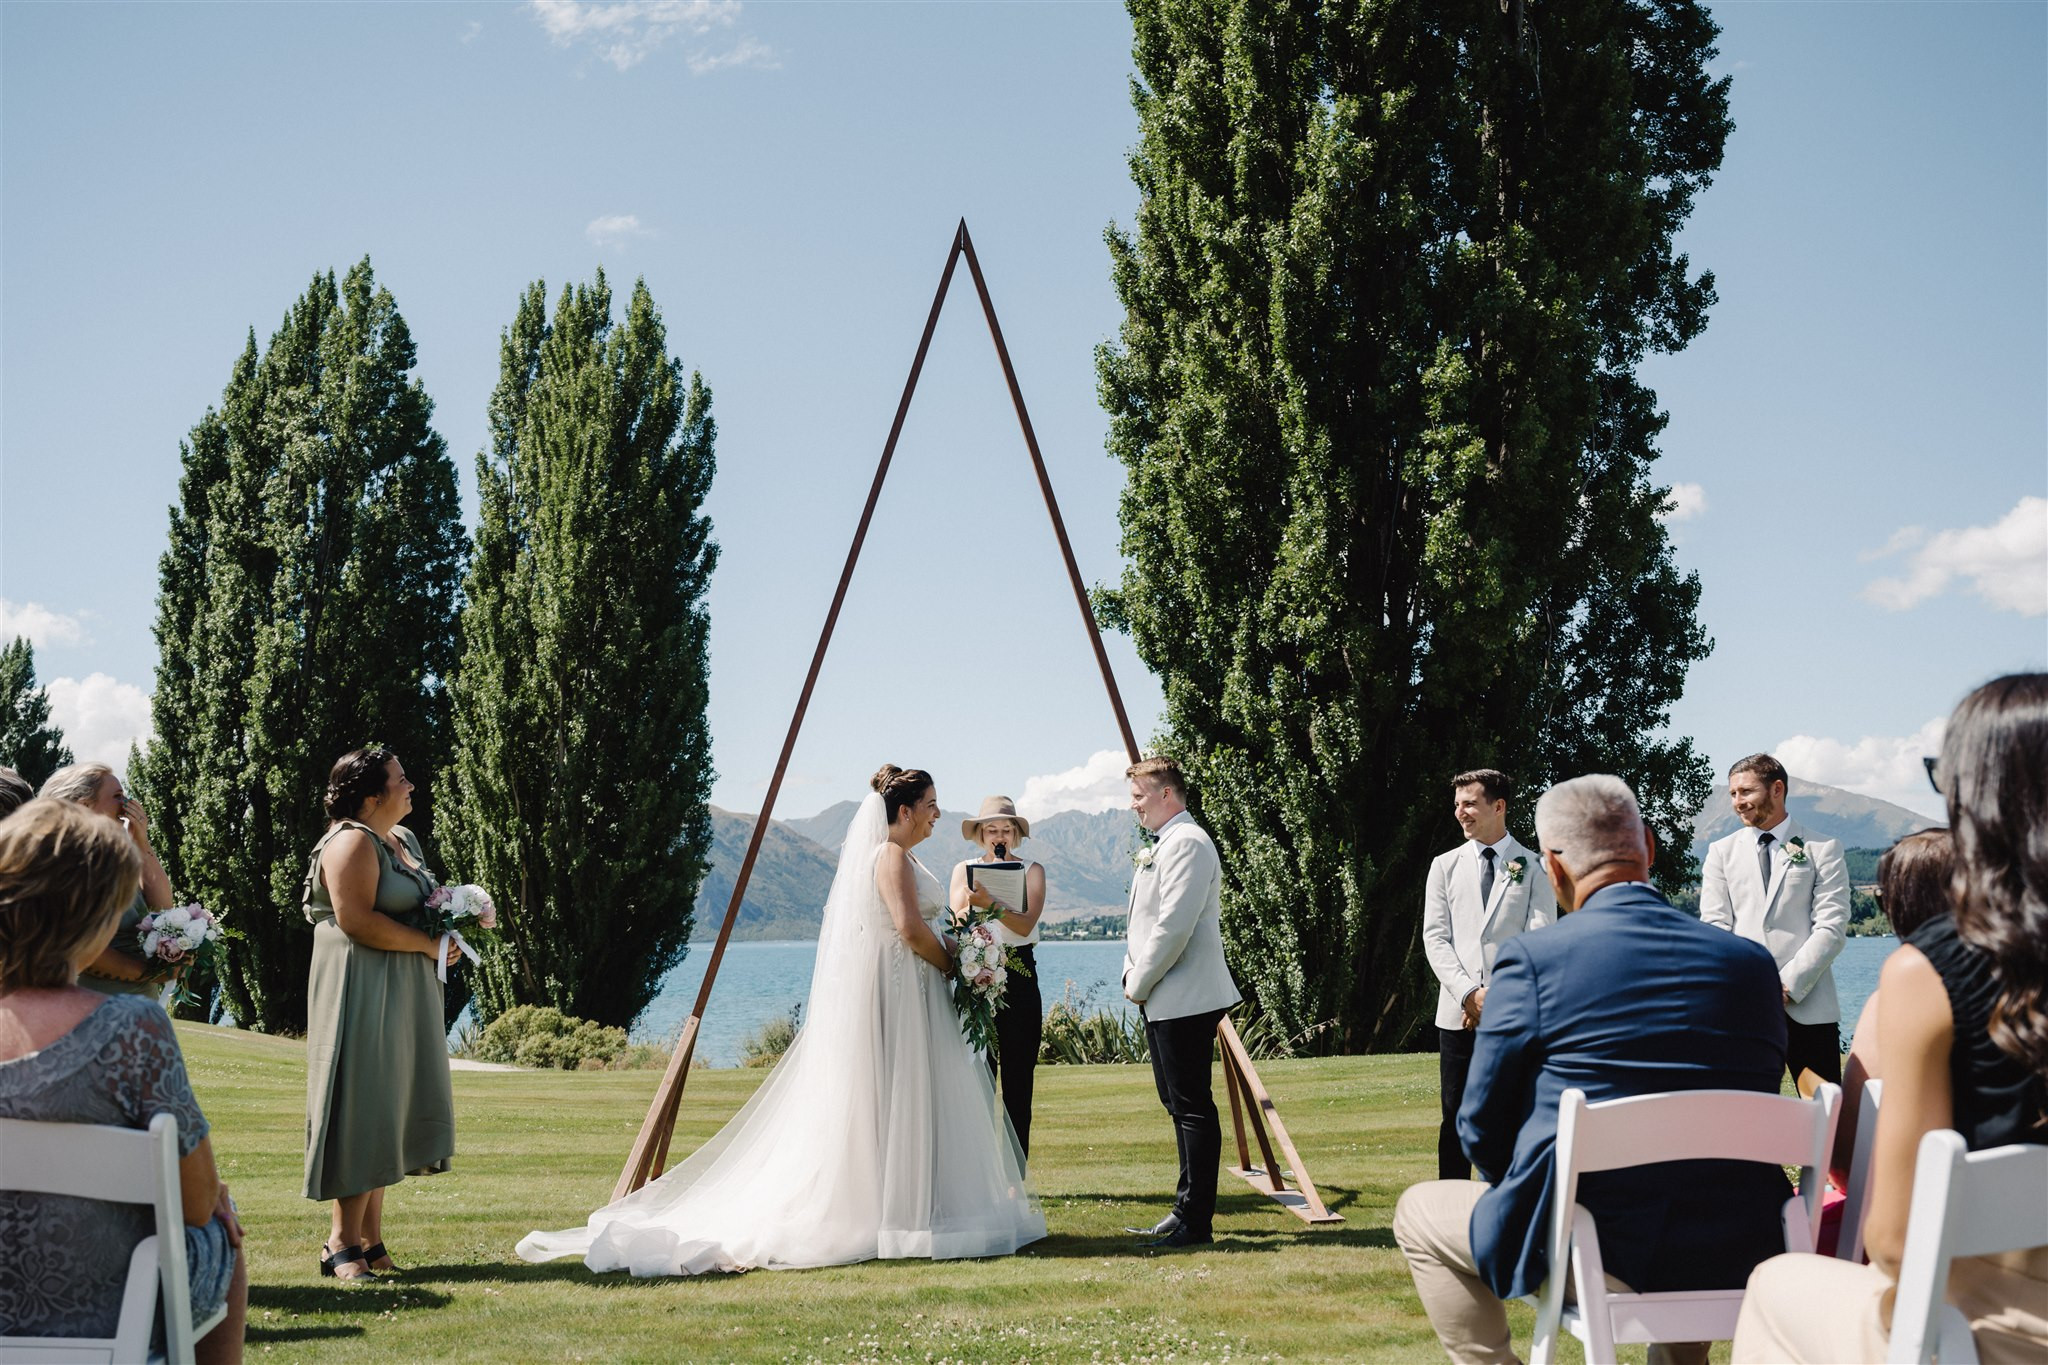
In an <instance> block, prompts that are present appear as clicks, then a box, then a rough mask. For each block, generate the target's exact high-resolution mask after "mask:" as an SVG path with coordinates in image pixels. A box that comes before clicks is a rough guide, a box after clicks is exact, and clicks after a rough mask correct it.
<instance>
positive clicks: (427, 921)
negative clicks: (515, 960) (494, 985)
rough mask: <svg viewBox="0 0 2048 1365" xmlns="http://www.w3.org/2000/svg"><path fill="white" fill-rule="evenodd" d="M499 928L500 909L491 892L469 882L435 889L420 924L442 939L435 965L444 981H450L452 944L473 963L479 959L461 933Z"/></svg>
mask: <svg viewBox="0 0 2048 1365" xmlns="http://www.w3.org/2000/svg"><path fill="white" fill-rule="evenodd" d="M497 927H498V907H497V906H495V905H493V904H491V896H490V893H489V892H488V891H485V890H484V889H483V888H482V887H481V886H471V885H469V884H468V883H464V884H462V885H460V886H437V887H435V888H434V889H433V891H432V892H430V893H429V894H428V896H427V903H426V907H425V910H424V911H423V912H422V915H421V923H420V928H422V929H424V930H426V931H427V933H428V934H430V935H433V936H436V937H438V938H439V939H440V946H439V948H438V949H437V950H436V951H435V953H434V962H435V967H436V969H437V970H438V972H439V974H440V977H441V979H442V980H443V981H446V980H447V979H448V945H449V944H450V943H451V942H452V943H453V944H455V946H456V947H457V948H460V949H461V950H462V955H463V956H464V957H466V958H468V959H469V960H470V961H471V962H476V961H478V960H479V959H478V957H477V952H476V949H474V948H472V947H470V946H469V941H468V940H467V939H465V938H464V937H463V936H462V930H464V929H467V930H469V931H470V932H471V933H472V934H474V933H476V932H477V931H478V930H483V929H496V928H497Z"/></svg>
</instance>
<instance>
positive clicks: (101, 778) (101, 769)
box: [36, 763, 114, 806]
mask: <svg viewBox="0 0 2048 1365" xmlns="http://www.w3.org/2000/svg"><path fill="white" fill-rule="evenodd" d="M113 775H114V770H113V769H112V768H109V767H108V766H107V765H106V764H104V763H71V764H67V765H66V766H64V767H62V768H59V769H57V771H56V772H53V773H51V774H50V775H49V777H47V778H46V779H44V781H43V789H42V790H41V791H39V792H37V793H36V795H38V796H49V797H54V798H56V799H57V800H59V801H75V802H77V803H78V804H79V805H81V806H89V805H91V804H92V803H93V802H94V801H97V800H98V799H99V795H100V787H101V786H102V785H104V784H105V782H106V780H107V779H108V778H110V777H112V776H113Z"/></svg>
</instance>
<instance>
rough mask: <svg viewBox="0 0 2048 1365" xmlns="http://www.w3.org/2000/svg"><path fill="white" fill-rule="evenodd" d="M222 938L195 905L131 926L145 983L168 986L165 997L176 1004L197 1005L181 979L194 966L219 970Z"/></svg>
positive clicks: (153, 915) (162, 912)
mask: <svg viewBox="0 0 2048 1365" xmlns="http://www.w3.org/2000/svg"><path fill="white" fill-rule="evenodd" d="M225 938H226V933H225V931H223V930H222V929H221V927H220V921H219V920H218V919H216V918H215V917H214V915H213V913H212V912H211V911H209V910H208V909H207V908H206V907H205V906H203V905H200V904H199V903H198V902H196V901H195V902H193V903H192V904H190V905H174V906H172V907H171V908H170V909H168V910H154V911H151V912H150V913H149V914H146V915H144V916H143V917H142V920H141V922H140V923H139V924H137V925H136V926H135V943H136V947H137V948H138V949H139V950H140V951H141V953H142V960H143V962H144V963H146V964H147V966H148V969H149V972H150V975H149V977H148V978H146V979H148V980H151V981H165V982H169V983H171V984H170V985H169V986H168V987H167V989H166V991H165V995H166V996H167V997H168V998H169V999H170V1001H171V1002H174V1003H178V1004H190V1003H195V1002H197V1000H198V998H199V997H197V996H196V995H194V994H192V992H190V991H189V990H187V989H186V988H185V985H184V975H185V973H186V972H188V971H190V970H191V969H192V968H193V966H195V965H197V966H202V967H207V968H211V969H213V970H216V971H217V970H219V965H220V954H221V943H222V942H223V940H224V939H225Z"/></svg>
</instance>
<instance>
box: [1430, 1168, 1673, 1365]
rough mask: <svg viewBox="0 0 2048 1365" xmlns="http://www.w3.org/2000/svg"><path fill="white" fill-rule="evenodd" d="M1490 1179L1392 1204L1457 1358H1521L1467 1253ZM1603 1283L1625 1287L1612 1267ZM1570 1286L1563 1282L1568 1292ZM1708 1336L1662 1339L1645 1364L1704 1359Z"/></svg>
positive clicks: (1439, 1329) (1501, 1361)
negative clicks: (1476, 1209)
mask: <svg viewBox="0 0 2048 1365" xmlns="http://www.w3.org/2000/svg"><path fill="white" fill-rule="evenodd" d="M1487 1188H1488V1187H1487V1186H1485V1185H1483V1184H1481V1183H1480V1182H1479V1181H1476V1180H1430V1181H1425V1182H1424V1183H1422V1184H1420V1185H1410V1186H1409V1187H1408V1189H1407V1190H1406V1191H1405V1192H1403V1194H1402V1195H1401V1201H1400V1202H1399V1203H1398V1204H1396V1205H1395V1206H1394V1240H1395V1241H1396V1242H1398V1243H1400V1246H1401V1253H1402V1254H1403V1255H1405V1256H1406V1257H1407V1258H1408V1270H1409V1273H1410V1274H1412V1275H1413V1276H1414V1277H1415V1292H1416V1294H1417V1295H1418V1296H1420V1298H1421V1299H1422V1309H1423V1311H1424V1312H1425V1313H1428V1314H1429V1325H1430V1326H1431V1327H1434V1328H1435V1329H1436V1336H1437V1340H1438V1341H1440V1342H1442V1343H1443V1347H1444V1351H1445V1353H1446V1354H1448V1355H1449V1356H1450V1358H1451V1359H1452V1360H1453V1361H1455V1362H1456V1363H1457V1365H1521V1357H1520V1356H1518V1355H1516V1354H1515V1351H1514V1345H1513V1343H1512V1342H1511V1341H1510V1340H1509V1338H1508V1310H1507V1305H1506V1304H1504V1303H1502V1302H1501V1301H1500V1297H1499V1296H1498V1295H1496V1294H1495V1293H1494V1292H1493V1291H1492V1290H1491V1289H1489V1288H1487V1287H1486V1282H1485V1281H1484V1280H1482V1279H1480V1278H1479V1267H1478V1265H1477V1263H1475V1262H1474V1261H1473V1259H1472V1232H1471V1228H1472V1210H1473V1208H1474V1206H1476V1205H1477V1204H1478V1203H1479V1196H1480V1195H1482V1194H1485V1193H1486V1191H1487ZM1606 1279H1607V1287H1608V1288H1609V1289H1612V1290H1614V1291H1616V1292H1617V1293H1622V1294H1626V1293H1628V1292H1629V1287H1628V1286H1627V1285H1625V1284H1623V1283H1622V1282H1621V1281H1620V1280H1617V1279H1615V1278H1614V1277H1613V1276H1612V1275H1609V1276H1607V1277H1606ZM1571 1292H1572V1291H1571V1286H1570V1284H1567V1285H1566V1286H1565V1294H1566V1295H1567V1296H1570V1294H1571ZM1707 1346H1708V1343H1706V1342H1704V1341H1686V1342H1660V1343H1658V1344H1656V1345H1653V1346H1651V1347H1650V1365H1705V1362H1706V1359H1707Z"/></svg>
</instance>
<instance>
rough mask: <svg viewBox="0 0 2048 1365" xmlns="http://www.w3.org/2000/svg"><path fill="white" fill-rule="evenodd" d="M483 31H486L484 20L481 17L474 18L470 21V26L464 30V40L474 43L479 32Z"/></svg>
mask: <svg viewBox="0 0 2048 1365" xmlns="http://www.w3.org/2000/svg"><path fill="white" fill-rule="evenodd" d="M483 31H484V22H483V20H481V19H472V20H470V21H469V27H468V28H466V29H464V30H462V41H463V42H465V43H473V42H475V41H476V38H477V35H478V34H480V33H482V32H483Z"/></svg>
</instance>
